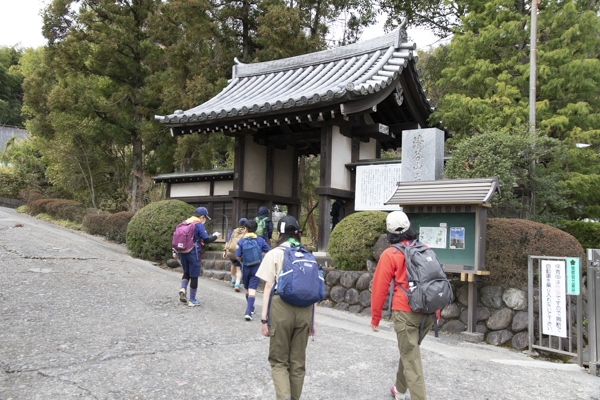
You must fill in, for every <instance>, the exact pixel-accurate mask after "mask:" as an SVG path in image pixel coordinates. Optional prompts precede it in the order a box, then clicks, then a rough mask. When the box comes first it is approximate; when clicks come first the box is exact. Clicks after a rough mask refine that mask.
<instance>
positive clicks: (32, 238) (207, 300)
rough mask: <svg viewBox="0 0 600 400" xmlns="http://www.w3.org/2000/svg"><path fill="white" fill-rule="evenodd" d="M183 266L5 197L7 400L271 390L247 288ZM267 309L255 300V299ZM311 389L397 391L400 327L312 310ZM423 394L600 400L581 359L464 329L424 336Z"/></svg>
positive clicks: (1, 311)
mask: <svg viewBox="0 0 600 400" xmlns="http://www.w3.org/2000/svg"><path fill="white" fill-rule="evenodd" d="M180 278H181V277H180V274H179V273H176V272H174V271H171V270H165V269H161V268H159V267H158V266H156V265H155V264H153V263H150V262H147V261H143V260H138V259H135V258H132V257H130V256H129V255H128V253H127V249H126V248H125V247H124V246H123V245H119V244H114V243H111V242H108V241H106V240H104V239H103V238H100V237H96V236H91V235H87V234H84V233H81V232H76V231H71V230H68V229H65V228H62V227H59V226H55V225H52V224H49V223H46V222H43V221H40V220H37V219H35V218H32V217H30V216H27V215H22V214H18V213H16V212H15V211H14V210H12V209H9V208H0V400H9V399H72V398H80V399H273V398H274V390H273V385H272V382H271V376H270V369H269V364H268V361H267V352H268V343H269V342H268V339H267V338H265V337H263V336H262V335H261V334H260V322H259V321H258V320H257V319H258V318H257V319H256V320H254V321H252V322H246V321H245V320H244V318H243V313H244V309H245V298H244V295H243V294H242V293H236V292H234V291H233V289H232V288H231V287H230V286H229V285H228V284H227V283H226V282H223V281H213V280H209V279H200V282H199V288H198V299H199V300H200V301H201V302H202V305H201V306H200V307H195V308H189V307H187V306H186V305H184V304H182V303H180V302H179V299H178V296H177V292H178V290H179V282H180ZM257 303H258V304H257V306H258V310H260V298H259V299H258V300H257ZM316 320H317V335H316V337H315V338H314V341H309V343H308V348H307V373H306V379H305V384H304V392H303V396H302V398H303V399H307V400H311V399H315V400H321V399H323V400H327V399H360V400H362V399H368V400H370V399H376V400H379V399H391V398H392V397H391V396H390V394H389V387H390V385H392V384H393V381H394V378H395V371H396V367H397V363H398V349H397V346H396V338H395V334H394V332H393V329H392V326H391V324H390V323H388V322H385V321H384V322H382V325H381V326H382V329H381V331H380V332H379V333H374V332H372V331H371V329H370V327H369V321H370V320H369V318H368V317H365V316H359V315H354V314H350V313H347V312H343V311H337V310H332V309H325V308H317V317H316ZM422 355H423V364H424V369H425V382H426V385H427V393H428V398H429V399H432V400H435V399H596V400H599V399H600V377H594V376H591V375H589V373H588V371H587V370H586V369H583V368H580V367H578V366H577V365H574V364H562V363H555V362H548V361H541V360H537V359H533V358H530V357H528V356H527V355H525V354H524V353H522V352H517V351H513V350H510V349H505V348H498V347H494V346H490V345H486V344H473V343H467V342H461V341H459V340H458V339H457V338H456V337H452V336H442V337H440V338H435V337H433V336H431V335H430V336H428V337H427V338H426V339H425V340H424V342H423V344H422Z"/></svg>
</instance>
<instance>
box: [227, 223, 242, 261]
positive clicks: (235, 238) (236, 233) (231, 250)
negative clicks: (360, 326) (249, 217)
mask: <svg viewBox="0 0 600 400" xmlns="http://www.w3.org/2000/svg"><path fill="white" fill-rule="evenodd" d="M245 235H246V231H245V230H244V228H235V229H234V230H233V232H232V233H231V237H230V238H229V242H227V243H226V244H225V253H226V254H225V255H226V257H227V258H229V259H230V260H235V249H236V248H237V245H238V242H239V241H240V239H241V238H243V237H244V236H245Z"/></svg>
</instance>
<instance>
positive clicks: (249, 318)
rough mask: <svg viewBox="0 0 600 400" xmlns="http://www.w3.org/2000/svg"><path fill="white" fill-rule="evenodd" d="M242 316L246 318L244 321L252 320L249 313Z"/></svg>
mask: <svg viewBox="0 0 600 400" xmlns="http://www.w3.org/2000/svg"><path fill="white" fill-rule="evenodd" d="M244 318H245V319H246V321H252V315H250V314H246V315H244Z"/></svg>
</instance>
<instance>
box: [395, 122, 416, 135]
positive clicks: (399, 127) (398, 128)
mask: <svg viewBox="0 0 600 400" xmlns="http://www.w3.org/2000/svg"><path fill="white" fill-rule="evenodd" d="M412 129H419V124H418V123H417V122H402V123H400V124H394V125H390V132H391V133H393V134H394V135H396V136H400V135H402V131H410V130H412Z"/></svg>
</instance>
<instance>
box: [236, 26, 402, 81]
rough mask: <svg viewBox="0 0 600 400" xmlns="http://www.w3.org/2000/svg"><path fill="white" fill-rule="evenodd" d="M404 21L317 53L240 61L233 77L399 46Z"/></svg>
mask: <svg viewBox="0 0 600 400" xmlns="http://www.w3.org/2000/svg"><path fill="white" fill-rule="evenodd" d="M403 29H404V23H403V24H401V25H400V26H399V27H398V28H396V29H394V30H393V31H392V32H390V33H388V34H386V35H384V36H379V37H376V38H373V39H369V40H365V41H364V42H357V43H353V44H349V45H347V46H341V47H335V48H333V49H328V50H322V51H318V52H316V53H309V54H303V55H300V56H295V57H289V58H283V59H281V60H273V61H265V62H260V63H251V64H244V63H241V62H238V63H237V64H236V65H234V66H233V74H232V79H235V78H240V77H246V76H252V75H262V74H268V73H273V72H279V71H283V70H287V69H291V68H301V67H306V66H309V65H315V64H326V63H329V62H335V61H339V60H342V59H344V58H350V57H354V56H361V55H363V54H366V53H372V52H374V51H377V50H381V49H386V50H387V49H388V48H389V47H392V46H393V47H394V48H398V46H399V45H400V44H401V43H403V40H404V39H405V33H404V32H405V31H404V30H403Z"/></svg>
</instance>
